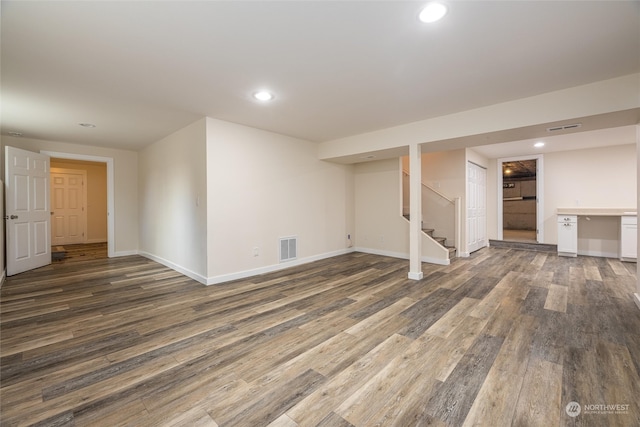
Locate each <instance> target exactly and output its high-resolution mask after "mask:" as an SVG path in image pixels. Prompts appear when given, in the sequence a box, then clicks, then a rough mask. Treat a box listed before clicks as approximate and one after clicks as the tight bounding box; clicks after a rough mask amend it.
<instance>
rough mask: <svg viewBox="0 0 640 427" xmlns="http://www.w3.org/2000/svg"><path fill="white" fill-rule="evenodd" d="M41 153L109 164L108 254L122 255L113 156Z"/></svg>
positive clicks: (54, 152)
mask: <svg viewBox="0 0 640 427" xmlns="http://www.w3.org/2000/svg"><path fill="white" fill-rule="evenodd" d="M40 153H42V154H46V155H47V156H49V157H55V158H56V159H68V160H84V161H87V162H98V163H106V164H107V256H108V257H109V258H113V257H116V256H122V255H117V254H116V237H115V233H116V225H115V224H116V220H115V217H116V215H115V212H116V210H115V196H114V189H115V183H114V182H115V174H114V167H113V157H102V156H91V155H87V154H73V153H61V152H58V151H47V150H40Z"/></svg>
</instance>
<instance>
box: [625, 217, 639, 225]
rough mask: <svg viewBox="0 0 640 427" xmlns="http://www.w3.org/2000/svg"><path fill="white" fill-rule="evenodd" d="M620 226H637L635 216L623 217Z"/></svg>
mask: <svg viewBox="0 0 640 427" xmlns="http://www.w3.org/2000/svg"><path fill="white" fill-rule="evenodd" d="M622 225H638V217H637V216H623V217H622Z"/></svg>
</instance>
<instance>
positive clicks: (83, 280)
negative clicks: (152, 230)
mask: <svg viewBox="0 0 640 427" xmlns="http://www.w3.org/2000/svg"><path fill="white" fill-rule="evenodd" d="M407 271H408V262H407V261H403V260H397V259H392V258H386V257H381V256H376V255H368V254H362V253H353V254H349V255H344V256H340V257H336V258H331V259H326V260H322V261H318V262H315V263H312V264H307V265H304V266H300V267H294V268H291V269H288V270H284V271H281V272H277V273H272V274H267V275H263V276H259V277H253V278H251V279H248V280H242V281H236V282H232V283H226V284H221V285H214V286H209V287H205V286H202V285H200V284H198V283H196V282H194V281H192V280H190V279H188V278H186V277H184V276H182V275H180V274H178V273H176V272H174V271H172V270H170V269H168V268H166V267H164V266H161V265H159V264H156V263H154V262H152V261H149V260H147V259H145V258H142V257H138V256H131V257H124V258H116V259H99V258H89V259H86V260H80V261H79V260H77V259H75V260H73V262H66V261H62V262H56V263H54V264H52V265H50V266H48V267H45V268H41V269H38V270H36V271H33V272H29V273H24V274H21V275H17V276H14V277H11V278H9V279H8V280H7V281H6V283H5V284H4V285H3V287H2V292H1V297H0V322H1V323H0V333H1V349H0V354H1V378H0V380H1V386H0V402H1V403H0V405H1V406H0V410H1V414H0V423H1V424H2V425H3V426H14V425H46V426H67V425H68V426H73V425H75V426H123V425H131V426H158V425H162V426H267V425H270V426H280V427H293V426H352V425H353V426H374V425H394V426H403V427H404V426H418V425H421V426H422V425H434V426H472V425H474V426H508V425H513V426H545V427H547V426H574V425H575V426H635V425H640V404H639V402H640V399H639V398H638V396H640V377H639V373H640V310H638V309H637V307H636V306H635V304H634V303H633V300H632V293H633V292H634V289H635V283H636V265H635V264H631V263H621V262H619V261H617V260H610V259H603V258H590V257H578V258H575V259H572V258H559V257H557V256H556V255H555V254H549V253H541V252H529V251H523V250H514V249H505V248H486V249H483V250H481V251H478V252H476V253H474V254H473V255H472V256H471V257H469V258H466V259H455V260H454V261H453V263H452V264H451V265H450V266H435V265H429V264H425V265H424V275H425V278H424V279H423V280H421V281H412V280H408V279H407V278H406V275H407ZM570 402H577V403H578V404H579V405H580V406H579V408H580V411H581V412H580V414H579V415H577V416H575V417H572V416H569V415H568V413H570V414H571V415H576V414H577V409H576V408H577V406H575V405H573V406H569V408H570V410H569V412H568V411H567V410H566V408H567V405H569V404H570ZM601 405H617V406H615V407H612V406H610V407H606V406H601ZM571 411H573V412H571Z"/></svg>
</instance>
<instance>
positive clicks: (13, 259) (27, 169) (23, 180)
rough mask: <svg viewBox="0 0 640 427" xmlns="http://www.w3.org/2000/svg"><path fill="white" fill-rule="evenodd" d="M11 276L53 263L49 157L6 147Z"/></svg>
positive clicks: (7, 213) (8, 266) (8, 269)
mask: <svg viewBox="0 0 640 427" xmlns="http://www.w3.org/2000/svg"><path fill="white" fill-rule="evenodd" d="M5 175H6V176H5V190H6V191H5V197H6V214H5V215H6V216H5V220H6V232H7V276H12V275H14V274H18V273H22V272H23V271H27V270H32V269H34V268H38V267H42V266H44V265H47V264H51V242H50V237H49V236H50V232H49V226H50V224H49V223H50V218H49V217H50V215H51V214H50V213H49V157H48V156H45V155H44V154H39V153H33V152H31V151H26V150H20V149H18V148H14V147H5Z"/></svg>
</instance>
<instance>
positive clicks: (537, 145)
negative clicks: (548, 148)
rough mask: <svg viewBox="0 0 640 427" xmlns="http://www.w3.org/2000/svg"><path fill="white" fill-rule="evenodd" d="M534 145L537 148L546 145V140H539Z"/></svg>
mask: <svg viewBox="0 0 640 427" xmlns="http://www.w3.org/2000/svg"><path fill="white" fill-rule="evenodd" d="M533 146H534V147H536V148H540V147H544V142H542V141H538V142H536V143H535V144H533Z"/></svg>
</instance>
